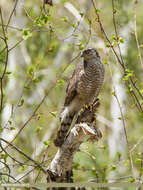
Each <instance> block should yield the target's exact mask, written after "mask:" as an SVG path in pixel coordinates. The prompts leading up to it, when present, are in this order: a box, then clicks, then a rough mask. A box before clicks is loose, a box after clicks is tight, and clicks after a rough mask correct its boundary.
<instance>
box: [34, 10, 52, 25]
mask: <svg viewBox="0 0 143 190" xmlns="http://www.w3.org/2000/svg"><path fill="white" fill-rule="evenodd" d="M50 20H51V16H50V15H46V14H44V13H42V14H41V16H40V17H39V18H36V19H35V21H34V23H35V24H36V25H37V26H39V27H42V26H44V25H46V24H47V23H48V21H50Z"/></svg>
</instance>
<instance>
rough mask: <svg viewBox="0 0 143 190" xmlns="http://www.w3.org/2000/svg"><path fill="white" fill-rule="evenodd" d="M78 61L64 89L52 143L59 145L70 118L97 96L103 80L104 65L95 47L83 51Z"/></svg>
mask: <svg viewBox="0 0 143 190" xmlns="http://www.w3.org/2000/svg"><path fill="white" fill-rule="evenodd" d="M82 57H83V58H84V59H83V61H82V62H80V63H79V64H78V65H77V67H76V69H75V70H74V72H73V75H72V77H71V79H70V81H69V84H68V86H67V89H66V98H65V103H64V108H63V111H62V113H61V126H60V129H59V130H58V132H57V136H56V139H55V140H54V143H55V145H56V146H61V145H62V144H63V142H64V138H65V136H66V134H67V131H68V130H69V127H70V125H71V123H72V120H73V118H74V116H75V114H77V113H78V112H79V110H80V109H81V108H82V107H83V106H84V105H85V104H90V103H92V102H93V101H94V100H95V99H96V98H97V96H98V94H99V92H100V89H101V87H102V84H103V80H104V66H103V64H102V62H101V60H100V56H99V54H98V52H97V50H96V49H94V48H89V49H86V50H84V51H83V53H82Z"/></svg>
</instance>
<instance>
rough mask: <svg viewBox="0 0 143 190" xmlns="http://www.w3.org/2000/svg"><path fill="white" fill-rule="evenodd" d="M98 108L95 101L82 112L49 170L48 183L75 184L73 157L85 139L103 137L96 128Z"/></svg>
mask: <svg viewBox="0 0 143 190" xmlns="http://www.w3.org/2000/svg"><path fill="white" fill-rule="evenodd" d="M98 106H99V100H95V102H94V103H93V104H92V105H89V106H86V107H84V108H83V109H82V110H81V111H80V113H79V116H78V118H77V120H76V123H75V126H74V128H73V129H71V131H70V132H69V134H68V136H67V137H66V139H65V141H64V143H63V145H62V147H60V148H59V149H58V151H57V153H56V155H55V157H54V159H53V160H52V162H51V164H50V166H49V168H48V171H47V172H48V178H47V181H48V182H49V181H56V182H73V180H72V169H73V157H74V154H75V153H76V152H77V151H78V150H79V147H80V145H81V143H83V141H84V140H85V139H86V140H92V141H97V140H98V139H99V138H101V137H102V134H101V132H100V130H99V129H98V128H96V127H95V126H96V114H95V112H96V109H97V107H98ZM56 189H57V188H56ZM64 189H65V188H64Z"/></svg>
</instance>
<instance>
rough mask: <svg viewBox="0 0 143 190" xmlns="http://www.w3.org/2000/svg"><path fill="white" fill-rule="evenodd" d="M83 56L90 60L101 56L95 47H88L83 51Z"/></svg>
mask: <svg viewBox="0 0 143 190" xmlns="http://www.w3.org/2000/svg"><path fill="white" fill-rule="evenodd" d="M81 57H83V58H84V60H86V61H88V60H91V59H100V56H99V54H98V52H97V50H96V49H95V48H88V49H86V50H84V51H83V52H82V55H81Z"/></svg>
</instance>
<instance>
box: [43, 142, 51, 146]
mask: <svg viewBox="0 0 143 190" xmlns="http://www.w3.org/2000/svg"><path fill="white" fill-rule="evenodd" d="M43 144H44V145H45V146H46V147H48V146H49V145H50V144H51V141H44V142H43Z"/></svg>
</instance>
